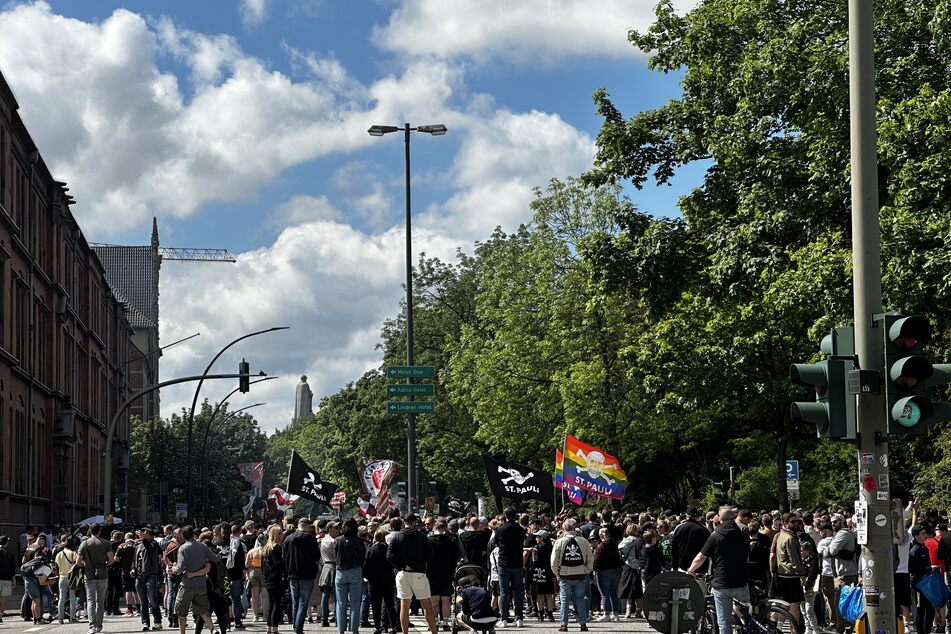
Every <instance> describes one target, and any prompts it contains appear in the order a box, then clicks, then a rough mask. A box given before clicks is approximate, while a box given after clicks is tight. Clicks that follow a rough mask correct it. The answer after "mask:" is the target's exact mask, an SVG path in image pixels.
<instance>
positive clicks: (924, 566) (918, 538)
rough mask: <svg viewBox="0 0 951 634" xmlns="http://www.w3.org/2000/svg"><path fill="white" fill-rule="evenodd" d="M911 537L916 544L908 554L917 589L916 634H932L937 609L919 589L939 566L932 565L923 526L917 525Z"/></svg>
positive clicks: (912, 579)
mask: <svg viewBox="0 0 951 634" xmlns="http://www.w3.org/2000/svg"><path fill="white" fill-rule="evenodd" d="M911 537H912V539H913V540H914V544H913V545H912V547H911V551H910V552H909V553H908V573H909V574H910V575H911V587H912V588H914V589H915V606H916V607H917V613H916V617H915V630H916V634H931V624H932V623H933V622H934V615H935V609H934V606H933V605H931V602H930V601H928V597H926V596H925V594H924V593H923V592H922V591H921V590H919V589H918V582H919V581H921V580H922V579H924V578H925V577H926V576H927V575H929V574H931V571H932V570H938V569H939V568H938V566H937V565H934V566H932V565H931V554H930V553H929V552H928V547H927V546H926V545H925V540H927V539H928V531H927V530H926V529H925V527H924V526H922V525H921V524H917V525H915V526H914V527H913V528H912V529H911Z"/></svg>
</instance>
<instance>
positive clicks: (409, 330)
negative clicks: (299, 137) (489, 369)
mask: <svg viewBox="0 0 951 634" xmlns="http://www.w3.org/2000/svg"><path fill="white" fill-rule="evenodd" d="M400 130H403V142H404V145H405V148H406V365H407V366H412V365H413V231H412V226H413V225H412V206H411V204H410V203H411V197H410V157H409V141H410V132H414V131H415V132H425V133H426V134H431V135H433V136H442V135H444V134H446V131H447V128H446V126H444V125H443V124H441V123H436V124H431V125H420V126H416V127H415V128H412V127H410V125H409V124H408V123H405V124H403V127H402V128H401V127H399V126H395V125H372V126H370V128H369V129H368V130H367V132H369V133H370V136H383V135H384V134H389V133H390V132H398V131H400ZM407 381H408V382H410V383H412V382H413V379H412V378H409V379H407ZM409 400H410V401H413V400H416V397H414V396H413V395H410V397H409ZM406 462H407V465H406V489H407V491H406V497H407V498H408V500H407V502H408V508H409V509H410V511H415V509H416V506H417V502H418V500H419V496H418V493H419V476H418V474H417V472H416V414H414V413H407V414H406Z"/></svg>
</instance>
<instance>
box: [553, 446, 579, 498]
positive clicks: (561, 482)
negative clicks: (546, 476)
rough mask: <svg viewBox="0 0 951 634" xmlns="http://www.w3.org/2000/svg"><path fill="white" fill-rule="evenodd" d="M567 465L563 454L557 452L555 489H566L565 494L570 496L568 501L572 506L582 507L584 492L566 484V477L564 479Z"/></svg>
mask: <svg viewBox="0 0 951 634" xmlns="http://www.w3.org/2000/svg"><path fill="white" fill-rule="evenodd" d="M564 464H565V456H564V454H563V453H561V452H560V451H558V450H557V449H556V450H555V488H556V489H564V490H565V493H567V494H568V499H569V500H571V503H572V504H577V505H578V506H581V505H582V503H584V491H582V490H581V489H579V488H578V487H576V486H572V485H570V484H566V483H565V479H564V477H562V473H563V469H564Z"/></svg>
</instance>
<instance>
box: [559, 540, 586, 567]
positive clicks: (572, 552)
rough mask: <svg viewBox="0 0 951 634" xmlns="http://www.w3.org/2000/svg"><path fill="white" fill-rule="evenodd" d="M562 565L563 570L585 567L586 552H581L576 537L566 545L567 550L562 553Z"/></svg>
mask: <svg viewBox="0 0 951 634" xmlns="http://www.w3.org/2000/svg"><path fill="white" fill-rule="evenodd" d="M561 565H562V567H563V568H569V567H572V568H573V567H576V566H583V565H584V551H582V550H581V546H579V545H578V540H577V539H576V538H575V537H572V538H571V539H570V541H568V542H566V543H565V549H564V550H563V551H562V553H561Z"/></svg>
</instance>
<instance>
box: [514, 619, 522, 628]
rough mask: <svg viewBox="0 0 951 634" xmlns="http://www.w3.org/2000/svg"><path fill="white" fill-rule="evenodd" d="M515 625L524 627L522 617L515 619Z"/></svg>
mask: <svg viewBox="0 0 951 634" xmlns="http://www.w3.org/2000/svg"><path fill="white" fill-rule="evenodd" d="M515 627H522V619H515Z"/></svg>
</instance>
